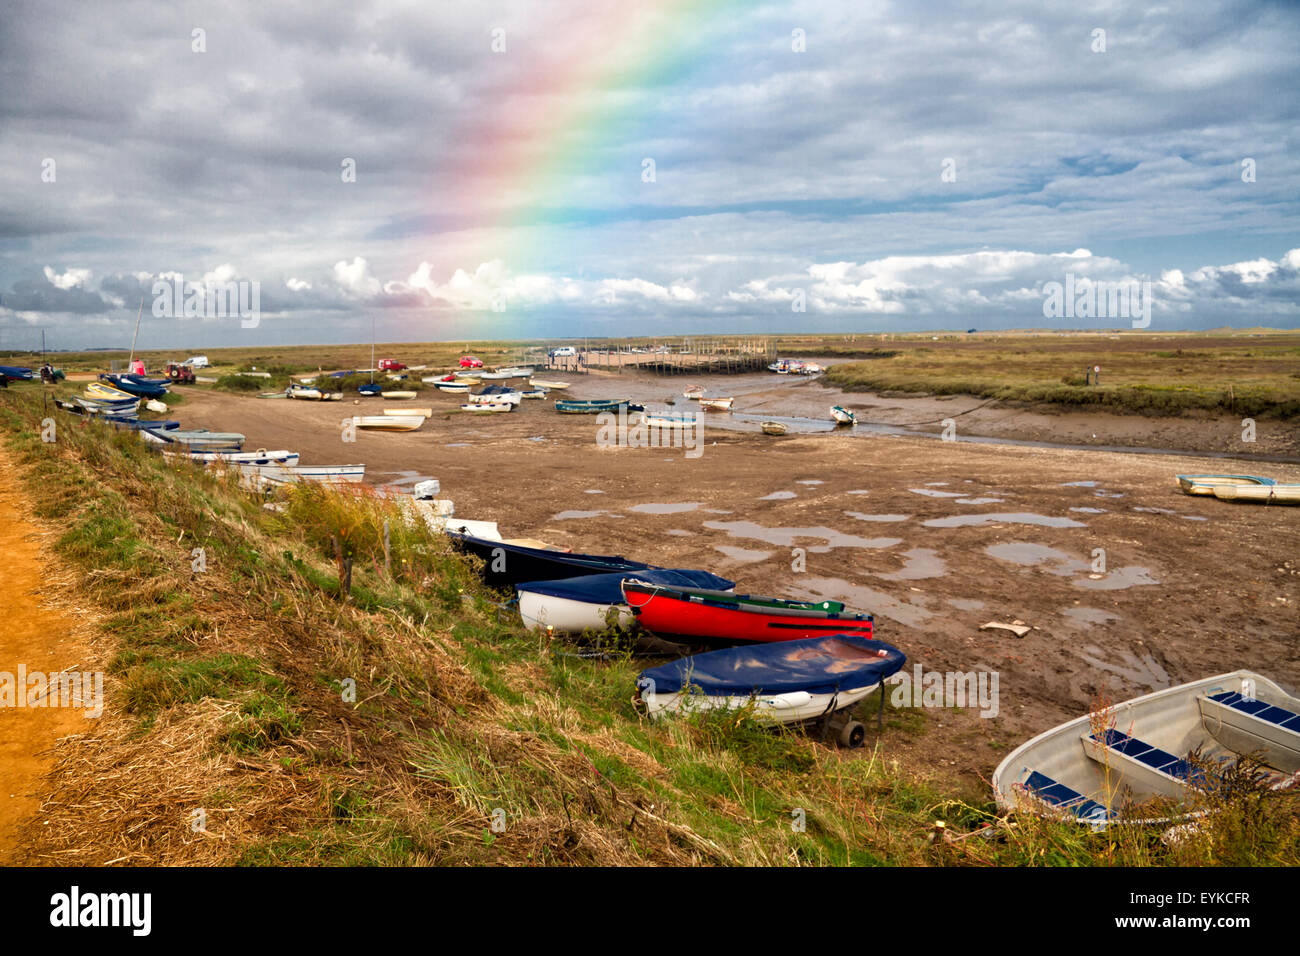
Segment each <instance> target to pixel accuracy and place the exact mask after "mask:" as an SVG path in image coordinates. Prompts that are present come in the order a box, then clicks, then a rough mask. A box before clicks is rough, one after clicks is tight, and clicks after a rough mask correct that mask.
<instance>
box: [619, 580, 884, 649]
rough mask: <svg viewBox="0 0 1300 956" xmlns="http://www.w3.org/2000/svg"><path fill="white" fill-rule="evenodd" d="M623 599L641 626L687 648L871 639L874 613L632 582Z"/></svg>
mask: <svg viewBox="0 0 1300 956" xmlns="http://www.w3.org/2000/svg"><path fill="white" fill-rule="evenodd" d="M623 597H624V599H625V600H626V601H627V604H628V607H630V608H631V609H632V614H633V615H634V616H635V618H636V622H637V623H638V624H639V625H641V627H643V628H644V629H645V630H647V631H649V632H650V633H652V634H656V635H659V636H661V637H666V638H687V639H689V640H688V641H687V643H707V644H769V643H775V642H777V641H795V640H800V639H803V638H808V637H825V636H826V635H828V634H856V635H858V636H859V637H871V632H872V617H871V615H870V614H854V613H852V612H851V611H846V610H845V608H844V605H843V604H841V603H840V602H838V601H819V602H817V603H816V604H813V603H810V602H807V601H781V600H778V599H776V598H762V597H751V596H750V595H748V594H735V593H733V592H730V591H704V590H699V589H697V588H675V587H665V586H663V585H659V584H646V583H645V582H642V581H637V580H635V579H633V578H629V579H627V580H625V581H624V582H623Z"/></svg>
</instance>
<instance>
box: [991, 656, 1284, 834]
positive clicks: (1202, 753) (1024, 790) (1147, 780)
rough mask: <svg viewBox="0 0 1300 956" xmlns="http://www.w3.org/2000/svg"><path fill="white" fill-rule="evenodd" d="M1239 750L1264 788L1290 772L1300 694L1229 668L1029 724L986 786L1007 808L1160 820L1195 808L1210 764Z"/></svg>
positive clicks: (1211, 784) (1224, 762)
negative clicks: (1255, 767)
mask: <svg viewBox="0 0 1300 956" xmlns="http://www.w3.org/2000/svg"><path fill="white" fill-rule="evenodd" d="M1248 754H1249V755H1254V756H1255V757H1257V758H1258V759H1259V760H1261V761H1262V762H1263V767H1262V768H1261V773H1262V775H1263V778H1264V782H1265V783H1267V785H1269V786H1270V787H1272V788H1273V789H1276V790H1281V789H1287V788H1290V787H1294V786H1295V785H1296V783H1297V782H1300V698H1297V697H1295V696H1293V695H1292V694H1290V693H1288V692H1287V691H1285V690H1283V689H1282V688H1281V687H1280V686H1279V685H1278V684H1276V683H1274V682H1273V681H1271V680H1269V679H1268V678H1267V677H1264V676H1262V675H1260V674H1256V673H1253V672H1251V671H1247V670H1238V671H1232V672H1231V673H1228V674H1219V675H1218V676H1216V677H1207V678H1205V679H1204V680H1198V681H1192V682H1191V683H1188V684H1182V685H1180V686H1178V687H1171V688H1168V689H1167V690H1160V691H1156V692H1155V693H1152V694H1146V695H1144V696H1142V697H1136V698H1134V699H1133V700H1129V701H1125V702H1124V703H1122V704H1117V705H1116V706H1114V707H1113V708H1110V709H1108V710H1104V711H1099V712H1094V713H1091V714H1087V715H1085V716H1083V717H1078V718H1076V719H1074V720H1072V721H1069V722H1068V723H1064V724H1061V725H1060V726H1059V727H1054V728H1052V729H1051V730H1048V731H1046V732H1045V733H1042V734H1039V735H1038V736H1037V737H1035V738H1033V739H1032V740H1030V741H1028V742H1027V743H1024V744H1022V745H1021V746H1019V747H1017V748H1016V749H1015V750H1013V751H1012V752H1011V753H1010V754H1008V755H1007V757H1006V759H1005V760H1003V761H1002V763H1001V764H999V765H998V768H997V770H995V771H994V773H993V780H992V783H993V793H994V796H995V797H996V798H997V801H998V803H999V804H1000V805H1002V806H1003V807H1005V808H1007V809H1020V810H1028V811H1029V812H1031V813H1035V814H1038V815H1040V816H1048V817H1055V818H1058V819H1062V820H1069V821H1077V822H1079V823H1083V824H1088V825H1090V826H1092V827H1094V828H1096V829H1104V828H1105V827H1107V826H1110V825H1112V824H1166V823H1170V822H1173V821H1174V820H1177V819H1185V818H1188V817H1192V816H1196V815H1199V814H1200V813H1202V812H1204V811H1203V809H1202V808H1201V807H1200V806H1198V805H1199V804H1202V803H1203V801H1204V798H1205V797H1206V795H1207V794H1212V792H1213V790H1214V788H1215V786H1216V778H1217V776H1218V774H1219V773H1220V772H1221V771H1222V770H1223V769H1226V768H1228V767H1230V766H1232V765H1234V764H1235V763H1236V762H1237V761H1239V760H1240V759H1241V758H1242V757H1243V756H1245V755H1248Z"/></svg>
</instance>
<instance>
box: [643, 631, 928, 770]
mask: <svg viewBox="0 0 1300 956" xmlns="http://www.w3.org/2000/svg"><path fill="white" fill-rule="evenodd" d="M905 663H907V657H906V655H904V654H903V652H902V651H900V650H899V649H898V648H896V647H894V646H893V645H890V644H886V643H885V642H884V641H877V640H872V639H870V638H866V637H861V636H859V635H856V634H830V635H826V636H823V637H814V638H807V639H804V640H798V641H786V642H785V643H782V644H757V645H748V646H744V647H728V648H724V649H723V650H718V651H709V652H707V653H704V654H694V655H691V656H690V657H684V658H682V659H680V660H676V661H673V662H671V663H669V664H664V665H662V666H661V667H653V668H650V669H648V670H644V671H642V672H641V673H640V675H639V676H638V677H637V698H638V700H639V701H640V703H641V704H642V705H643V706H644V707H645V710H646V712H647V713H648V714H649V715H650V717H652V718H662V717H664V716H666V715H668V714H674V713H689V712H692V711H699V710H740V709H741V708H746V707H748V708H752V709H753V714H754V717H755V719H757V720H760V721H764V722H767V723H773V724H794V723H800V722H803V721H809V720H816V719H817V718H831V717H832V715H834V714H836V713H837V712H847V711H848V710H849V709H850V708H852V707H854V706H856V705H857V704H858V703H860V702H861V701H862V699H863V698H864V697H866V696H867V695H868V694H870V693H871V692H872V691H874V690H875V689H876V688H877V687H880V686H881V684H882V683H883V682H884V681H885V680H886V679H887V678H889V677H891V676H893V675H894V674H896V673H897V672H898V671H899V670H901V669H902V667H903V665H904V664H905ZM865 735H866V731H865V728H863V726H862V724H860V723H858V722H857V721H853V720H849V721H847V722H842V724H841V727H840V729H839V741H840V743H841V744H843V745H845V746H848V747H857V746H861V744H862V742H863V738H864V737H865Z"/></svg>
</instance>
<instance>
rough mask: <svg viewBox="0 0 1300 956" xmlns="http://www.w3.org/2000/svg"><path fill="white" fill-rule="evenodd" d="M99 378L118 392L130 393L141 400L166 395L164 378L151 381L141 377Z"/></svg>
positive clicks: (110, 376)
mask: <svg viewBox="0 0 1300 956" xmlns="http://www.w3.org/2000/svg"><path fill="white" fill-rule="evenodd" d="M99 378H100V380H101V381H105V382H108V384H109V385H111V386H113V387H114V388H116V389H118V390H120V391H123V392H130V393H131V394H132V395H139V396H140V397H141V398H162V396H164V395H166V394H167V386H168V384H169V382H168V380H167V379H165V378H158V379H152V378H145V377H144V376H143V375H112V374H104V375H100V376H99Z"/></svg>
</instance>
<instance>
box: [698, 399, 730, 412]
mask: <svg viewBox="0 0 1300 956" xmlns="http://www.w3.org/2000/svg"><path fill="white" fill-rule="evenodd" d="M734 401H735V399H734V398H701V399H700V408H702V409H704V410H705V411H708V412H729V411H731V403H732V402H734Z"/></svg>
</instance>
